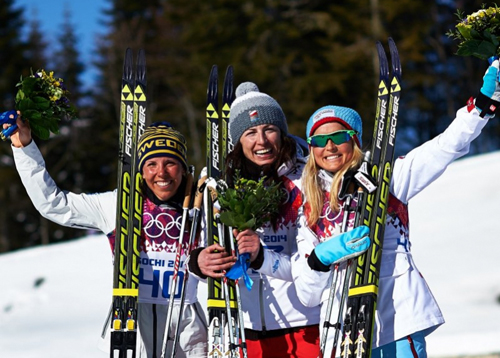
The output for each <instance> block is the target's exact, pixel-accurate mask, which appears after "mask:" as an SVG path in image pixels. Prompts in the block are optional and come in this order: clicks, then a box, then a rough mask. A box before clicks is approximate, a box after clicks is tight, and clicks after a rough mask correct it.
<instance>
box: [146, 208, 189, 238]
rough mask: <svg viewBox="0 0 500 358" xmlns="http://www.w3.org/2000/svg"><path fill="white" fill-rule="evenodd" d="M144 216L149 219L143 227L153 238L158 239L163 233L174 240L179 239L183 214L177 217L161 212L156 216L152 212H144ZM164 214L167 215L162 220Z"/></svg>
mask: <svg viewBox="0 0 500 358" xmlns="http://www.w3.org/2000/svg"><path fill="white" fill-rule="evenodd" d="M144 216H145V218H144V219H145V220H144V221H145V222H146V221H147V224H146V225H145V226H144V227H143V230H144V232H145V233H146V235H147V236H148V237H150V238H151V239H156V238H158V237H160V236H162V235H165V236H166V237H168V238H170V239H174V240H177V239H179V233H180V231H181V226H182V216H179V217H177V219H175V218H174V217H173V216H172V215H171V214H168V213H160V214H158V215H156V217H154V216H153V215H151V213H144ZM162 216H165V219H164V222H163V221H161V220H160V218H161V217H162Z"/></svg>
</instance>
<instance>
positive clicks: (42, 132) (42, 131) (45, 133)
mask: <svg viewBox="0 0 500 358" xmlns="http://www.w3.org/2000/svg"><path fill="white" fill-rule="evenodd" d="M31 131H32V132H33V134H34V135H36V136H37V137H38V138H40V139H44V140H47V139H49V137H50V132H49V130H48V129H47V128H44V127H41V126H38V125H31Z"/></svg>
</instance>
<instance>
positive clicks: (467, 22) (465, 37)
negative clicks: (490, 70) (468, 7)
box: [446, 4, 500, 60]
mask: <svg viewBox="0 0 500 358" xmlns="http://www.w3.org/2000/svg"><path fill="white" fill-rule="evenodd" d="M457 17H458V18H459V19H460V22H459V23H458V24H457V25H456V26H455V30H450V31H448V32H447V33H446V34H447V35H448V36H449V37H451V38H454V39H456V40H458V41H459V44H458V51H457V55H459V56H475V57H478V58H480V59H483V60H486V59H488V58H490V57H492V56H496V55H498V54H499V45H500V41H499V39H500V9H499V8H498V6H497V5H496V4H495V6H494V7H489V8H487V9H486V8H483V9H481V10H479V11H476V12H475V13H473V14H471V15H467V16H465V15H464V13H463V12H461V11H460V10H458V11H457Z"/></svg>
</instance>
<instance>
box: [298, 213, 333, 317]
mask: <svg viewBox="0 0 500 358" xmlns="http://www.w3.org/2000/svg"><path fill="white" fill-rule="evenodd" d="M297 222H298V232H297V252H295V253H294V254H293V256H292V258H291V268H292V276H293V282H294V284H295V289H296V291H297V297H298V298H299V300H300V302H301V303H302V304H303V305H304V306H306V307H314V306H317V305H319V304H320V303H321V296H322V293H323V291H324V290H325V288H326V286H327V282H328V278H329V276H330V272H320V271H315V270H313V269H311V268H310V267H309V264H308V263H307V258H308V257H309V255H310V254H311V252H312V250H314V247H315V246H316V245H317V244H319V241H318V239H317V237H316V235H314V233H313V232H312V231H311V230H310V229H309V227H308V226H307V222H306V218H305V216H304V215H303V214H302V210H300V212H299V218H298V220H297Z"/></svg>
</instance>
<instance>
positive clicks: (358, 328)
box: [340, 38, 401, 358]
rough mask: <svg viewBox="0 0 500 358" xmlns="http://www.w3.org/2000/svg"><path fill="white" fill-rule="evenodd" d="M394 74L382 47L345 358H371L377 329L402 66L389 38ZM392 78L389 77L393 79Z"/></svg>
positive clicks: (345, 330)
mask: <svg viewBox="0 0 500 358" xmlns="http://www.w3.org/2000/svg"><path fill="white" fill-rule="evenodd" d="M388 41H389V50H390V56H391V65H392V71H389V62H388V60H387V57H386V54H385V50H384V48H383V46H382V44H381V43H380V42H378V43H377V52H378V57H379V63H380V82H379V89H378V97H377V106H376V118H375V126H374V131H373V138H372V148H371V157H370V158H369V161H368V163H363V166H362V169H363V167H364V169H365V170H367V168H371V176H372V178H373V179H375V181H376V185H377V189H376V190H375V191H373V192H371V193H362V194H361V197H360V206H359V208H360V211H359V213H358V215H357V219H356V225H367V226H368V227H369V228H370V238H371V240H372V244H371V246H370V248H369V249H368V251H367V252H366V253H365V254H363V255H361V256H359V258H358V259H357V262H356V266H355V269H354V272H353V275H352V277H351V284H350V288H349V293H348V298H347V304H346V313H345V318H344V326H343V331H342V339H343V341H342V345H341V349H342V351H341V355H340V356H341V357H346V358H347V357H357V358H361V357H363V358H367V357H370V356H371V347H372V338H373V327H374V323H375V311H376V306H377V296H378V283H379V271H380V262H381V252H382V244H383V238H384V232H385V224H386V215H387V207H388V200H389V186H390V182H391V177H392V170H393V165H394V148H395V144H396V126H397V121H398V110H399V99H400V95H401V87H400V84H401V63H400V59H399V54H398V51H397V48H396V45H395V43H394V41H393V40H392V39H391V38H389V40H388ZM389 73H390V75H389Z"/></svg>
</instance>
